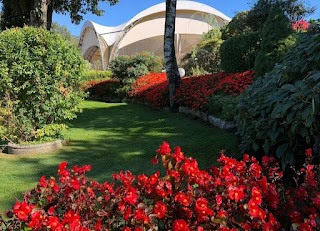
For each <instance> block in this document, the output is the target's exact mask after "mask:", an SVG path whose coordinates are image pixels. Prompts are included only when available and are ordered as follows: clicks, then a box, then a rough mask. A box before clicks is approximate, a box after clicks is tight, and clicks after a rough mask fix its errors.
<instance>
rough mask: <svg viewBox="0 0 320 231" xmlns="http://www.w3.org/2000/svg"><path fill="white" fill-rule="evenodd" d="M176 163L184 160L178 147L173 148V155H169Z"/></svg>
mask: <svg viewBox="0 0 320 231" xmlns="http://www.w3.org/2000/svg"><path fill="white" fill-rule="evenodd" d="M171 156H172V157H173V158H174V159H175V160H176V162H177V163H180V162H181V161H182V160H183V159H184V155H183V152H181V148H180V147H175V148H174V153H173V154H172V155H171Z"/></svg>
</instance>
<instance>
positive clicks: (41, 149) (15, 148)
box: [7, 139, 63, 155]
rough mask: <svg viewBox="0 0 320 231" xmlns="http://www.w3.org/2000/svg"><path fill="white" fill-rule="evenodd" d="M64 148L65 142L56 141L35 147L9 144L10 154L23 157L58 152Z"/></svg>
mask: <svg viewBox="0 0 320 231" xmlns="http://www.w3.org/2000/svg"><path fill="white" fill-rule="evenodd" d="M62 146H63V140H61V139H60V140H55V141H52V142H47V143H42V144H34V145H19V144H14V143H9V144H8V146H7V147H8V152H7V153H8V154H13V155H22V154H39V153H48V152H52V151H56V150H58V149H60V148H62Z"/></svg>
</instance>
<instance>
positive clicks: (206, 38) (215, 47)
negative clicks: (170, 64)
mask: <svg viewBox="0 0 320 231" xmlns="http://www.w3.org/2000/svg"><path fill="white" fill-rule="evenodd" d="M221 43H222V39H221V32H220V30H218V29H212V30H210V31H208V32H207V33H205V34H204V35H203V36H202V39H201V41H200V42H199V43H198V44H197V46H196V47H195V48H194V49H193V50H192V51H191V53H189V54H187V55H186V56H185V57H184V58H183V59H182V61H181V64H180V65H181V67H183V68H184V69H185V70H186V74H187V75H198V73H199V71H200V70H201V74H203V73H205V72H206V73H214V72H218V71H220V53H219V49H220V45H221ZM196 71H198V73H196Z"/></svg>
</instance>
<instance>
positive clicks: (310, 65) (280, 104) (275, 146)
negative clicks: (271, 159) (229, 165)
mask: <svg viewBox="0 0 320 231" xmlns="http://www.w3.org/2000/svg"><path fill="white" fill-rule="evenodd" d="M316 28H318V29H319V28H320V27H319V25H318V26H316V25H313V26H312V27H311V28H310V30H309V31H308V33H301V34H300V37H299V39H298V42H297V45H296V46H295V47H294V48H293V49H292V50H290V51H289V52H288V53H287V55H286V57H285V59H284V62H283V63H282V64H280V65H277V66H276V67H275V69H274V70H273V71H272V72H269V73H267V74H266V75H265V76H263V77H261V78H259V79H257V80H256V81H255V82H254V83H253V84H252V86H250V87H249V88H248V90H247V91H246V94H244V95H242V97H241V100H240V103H239V116H238V117H237V125H238V131H239V134H240V135H241V137H242V144H241V146H242V149H243V151H248V150H250V149H251V148H252V149H253V150H258V149H259V148H263V150H264V152H265V153H266V154H268V153H276V155H277V157H278V158H280V159H281V160H282V164H283V166H285V165H286V164H293V163H294V162H295V158H296V157H297V155H299V154H303V152H304V149H305V148H309V147H312V146H313V148H314V150H315V152H316V153H317V152H318V151H319V147H318V145H319V141H320V140H319V132H320V126H319V119H320V113H319V105H320V97H319V95H320V62H319V60H320V43H319V41H320V30H317V29H316Z"/></svg>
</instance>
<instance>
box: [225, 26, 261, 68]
mask: <svg viewBox="0 0 320 231" xmlns="http://www.w3.org/2000/svg"><path fill="white" fill-rule="evenodd" d="M260 39H261V34H260V32H248V33H246V34H243V35H235V36H233V37H231V38H229V39H228V40H225V41H224V42H223V43H222V44H221V46H220V58H221V68H222V69H223V70H224V71H226V72H228V73H234V72H244V71H247V70H251V69H253V67H254V63H255V57H256V54H257V52H258V50H259V49H260Z"/></svg>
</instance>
